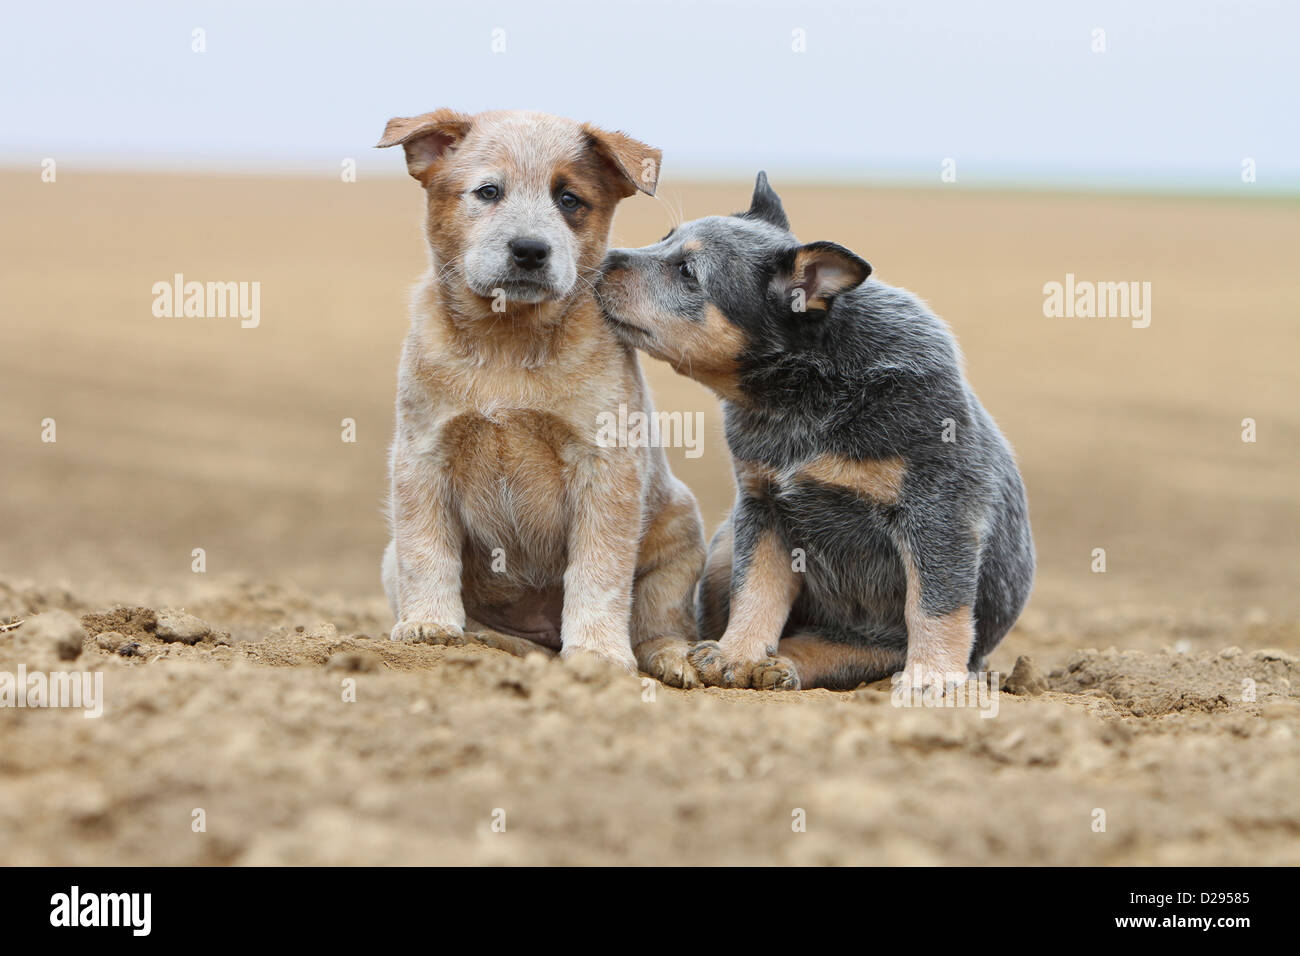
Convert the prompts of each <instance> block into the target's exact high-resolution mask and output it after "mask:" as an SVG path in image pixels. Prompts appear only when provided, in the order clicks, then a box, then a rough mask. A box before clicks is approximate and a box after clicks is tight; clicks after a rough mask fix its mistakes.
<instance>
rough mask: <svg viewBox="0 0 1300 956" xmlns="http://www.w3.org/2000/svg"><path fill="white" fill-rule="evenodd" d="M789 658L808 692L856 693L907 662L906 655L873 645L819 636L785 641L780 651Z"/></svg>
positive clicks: (900, 668)
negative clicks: (813, 689) (818, 688)
mask: <svg viewBox="0 0 1300 956" xmlns="http://www.w3.org/2000/svg"><path fill="white" fill-rule="evenodd" d="M776 652H777V653H778V654H779V655H781V656H782V657H785V658H789V659H790V660H791V661H792V662H793V663H794V666H795V670H796V671H797V672H798V674H799V686H800V687H802V688H803V689H804V690H809V689H811V688H813V687H827V688H830V689H831V690H852V689H853V688H855V687H857V686H858V685H859V684H861V683H862V682H864V681H875V680H880V679H882V678H885V677H888V676H890V675H891V674H895V673H897V672H898V671H900V670H902V669H903V665H904V664H905V663H906V655H905V654H904V652H902V651H899V650H894V649H892V648H887V647H875V646H872V645H869V644H846V643H842V642H840V641H831V640H827V639H826V638H824V637H821V636H819V635H816V634H795V635H792V636H791V637H784V638H782V639H781V643H780V645H779V646H778V647H777V651H776Z"/></svg>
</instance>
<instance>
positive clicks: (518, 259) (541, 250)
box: [510, 239, 551, 270]
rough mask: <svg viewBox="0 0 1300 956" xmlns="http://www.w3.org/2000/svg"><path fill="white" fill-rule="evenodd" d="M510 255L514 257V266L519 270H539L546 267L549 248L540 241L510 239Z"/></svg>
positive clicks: (549, 252)
mask: <svg viewBox="0 0 1300 956" xmlns="http://www.w3.org/2000/svg"><path fill="white" fill-rule="evenodd" d="M510 254H511V255H512V256H514V259H515V265H517V266H519V267H520V268H523V269H528V270H532V269H540V268H541V267H542V266H544V265H546V257H547V256H548V255H550V254H551V247H550V246H548V245H547V244H546V243H544V242H542V241H541V240H540V239H512V240H510Z"/></svg>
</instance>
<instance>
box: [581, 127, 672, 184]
mask: <svg viewBox="0 0 1300 956" xmlns="http://www.w3.org/2000/svg"><path fill="white" fill-rule="evenodd" d="M582 131H583V132H584V133H586V134H587V140H588V143H589V145H590V146H591V148H592V149H593V150H595V151H596V153H597V154H598V155H599V156H600V157H601V158H602V159H603V160H605V162H606V163H608V164H609V165H610V166H611V167H612V169H611V172H612V174H613V178H614V183H615V187H616V188H617V190H618V194H619V197H620V198H627V197H628V196H631V195H632V194H633V193H634V192H636V191H637V190H638V189H639V190H641V192H643V193H645V194H646V195H647V196H653V195H654V194H655V187H656V186H658V185H659V163H660V162H661V161H662V159H663V155H664V154H663V153H662V152H660V151H659V150H657V149H655V148H654V147H653V146H647V145H646V144H645V143H643V142H641V141H640V140H636V139H633V138H632V137H631V136H625V135H624V134H623V133H610V132H608V131H606V130H603V129H600V128H599V127H596V126H592V125H591V124H590V123H583V124H582Z"/></svg>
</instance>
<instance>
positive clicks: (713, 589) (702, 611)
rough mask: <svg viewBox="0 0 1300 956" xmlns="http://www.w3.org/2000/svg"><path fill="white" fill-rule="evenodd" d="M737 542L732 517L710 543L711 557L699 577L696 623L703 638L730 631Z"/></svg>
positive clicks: (723, 524) (707, 638)
mask: <svg viewBox="0 0 1300 956" xmlns="http://www.w3.org/2000/svg"><path fill="white" fill-rule="evenodd" d="M734 543H735V537H734V535H733V534H732V526H731V518H730V517H728V518H727V520H726V521H724V522H723V523H722V526H721V527H720V528H718V532H717V534H715V535H714V536H713V541H712V542H711V543H710V544H709V556H708V558H707V559H705V562H704V573H703V574H702V575H701V576H700V584H699V589H698V592H697V597H696V602H695V607H696V623H697V624H698V626H699V632H700V640H702V641H716V640H717V639H718V638H720V637H722V635H723V634H724V633H725V632H726V630H727V618H728V617H729V616H730V614H731V559H732V547H733V545H734Z"/></svg>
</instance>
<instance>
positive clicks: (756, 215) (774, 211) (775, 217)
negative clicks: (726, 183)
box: [739, 170, 790, 232]
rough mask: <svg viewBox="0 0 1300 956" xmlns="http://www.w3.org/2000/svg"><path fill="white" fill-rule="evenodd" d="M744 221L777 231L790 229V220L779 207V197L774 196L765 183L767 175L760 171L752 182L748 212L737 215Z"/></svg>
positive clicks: (774, 191) (782, 208)
mask: <svg viewBox="0 0 1300 956" xmlns="http://www.w3.org/2000/svg"><path fill="white" fill-rule="evenodd" d="M739 215H740V216H742V217H743V218H745V219H757V220H758V221H759V222H766V223H770V224H772V225H773V226H776V227H777V228H778V229H785V230H786V231H787V232H788V231H789V229H790V220H789V219H787V218H786V215H785V207H784V206H782V205H781V197H780V196H778V195H777V194H776V190H774V189H773V188H772V187H771V186H770V185H768V182H767V173H765V172H763V171H762V170H760V171H759V173H758V179H757V180H755V182H754V198H753V199H751V200H750V201H749V210H748V211H747V212H742V213H740V214H739Z"/></svg>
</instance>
